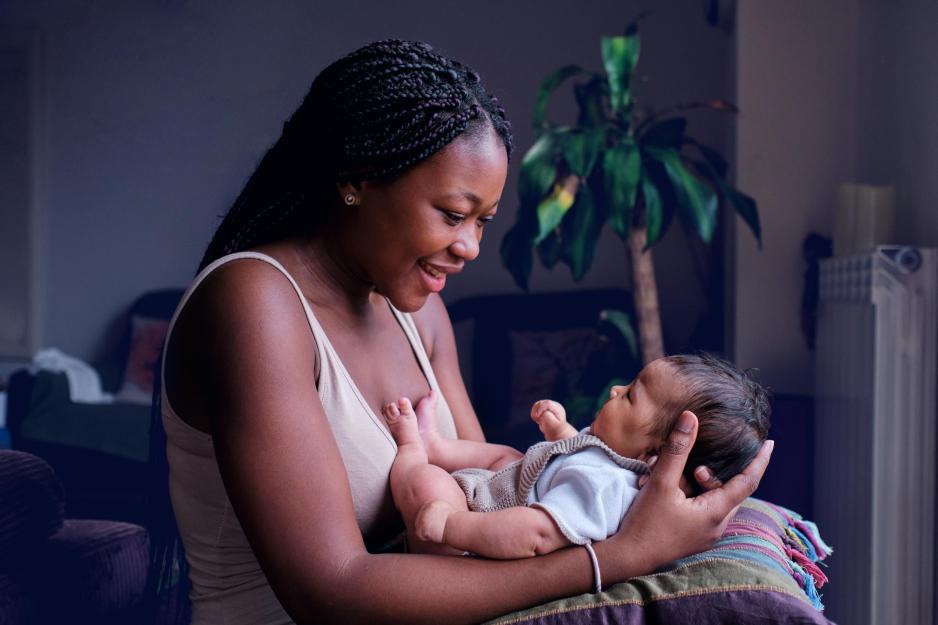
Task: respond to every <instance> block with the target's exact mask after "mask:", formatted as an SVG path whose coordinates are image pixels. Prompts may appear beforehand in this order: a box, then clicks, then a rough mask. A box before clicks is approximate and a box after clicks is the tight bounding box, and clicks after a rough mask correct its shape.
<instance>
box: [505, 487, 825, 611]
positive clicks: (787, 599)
mask: <svg viewBox="0 0 938 625" xmlns="http://www.w3.org/2000/svg"><path fill="white" fill-rule="evenodd" d="M830 553H831V548H830V547H828V546H827V545H826V544H825V543H824V541H823V540H822V539H821V537H820V535H819V533H818V530H817V526H815V525H814V523H811V522H810V521H807V520H805V519H803V518H801V516H799V515H798V514H796V513H795V512H792V511H791V510H787V509H786V508H783V507H781V506H777V505H774V504H770V503H768V502H765V501H761V500H759V499H754V498H751V499H748V500H746V502H745V503H743V505H742V506H741V507H740V509H739V512H738V513H737V514H736V516H735V517H734V518H733V520H732V521H730V523H729V525H728V526H727V528H726V531H725V532H724V534H723V537H722V538H721V539H720V541H719V542H717V544H716V545H714V547H713V548H712V549H710V550H709V551H705V552H703V553H699V554H697V555H693V556H690V557H687V558H684V559H682V560H678V561H677V562H674V563H672V564H671V565H669V566H667V567H665V568H664V569H662V570H660V571H658V572H657V573H654V574H652V575H645V576H642V577H636V578H633V579H631V580H629V581H628V582H624V583H622V584H616V585H615V586H612V587H611V588H609V589H608V590H606V591H604V592H602V593H599V594H584V595H579V596H576V597H568V598H566V599H561V600H559V601H552V602H550V603H546V604H544V605H541V606H537V607H534V608H530V609H528V610H524V611H522V612H515V613H513V614H508V615H505V616H503V617H500V618H498V619H495V620H493V621H490V625H509V624H510V625H522V624H523V625H533V624H535V623H536V624H537V625H566V624H579V623H583V624H586V623H619V624H623V625H642V624H649V623H695V624H699V625H716V624H724V623H738V624H741V625H746V624H749V623H802V624H806V623H815V624H819V625H820V624H825V625H826V624H829V623H830V621H828V620H827V619H826V618H825V617H824V615H823V612H822V611H823V605H822V603H821V597H820V594H819V592H818V590H819V589H820V588H821V587H822V586H823V585H824V584H825V583H826V582H827V577H826V576H825V575H824V572H823V571H822V570H821V567H820V563H821V561H822V560H823V559H824V558H826V557H827V556H828V555H830Z"/></svg>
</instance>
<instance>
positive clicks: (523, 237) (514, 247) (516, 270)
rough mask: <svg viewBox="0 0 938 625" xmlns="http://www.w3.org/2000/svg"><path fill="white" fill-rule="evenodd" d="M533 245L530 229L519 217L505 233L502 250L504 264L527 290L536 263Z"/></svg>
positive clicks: (519, 284)
mask: <svg viewBox="0 0 938 625" xmlns="http://www.w3.org/2000/svg"><path fill="white" fill-rule="evenodd" d="M532 245H533V241H532V240H531V236H530V234H529V231H528V229H527V228H525V227H524V224H523V223H522V221H521V220H520V219H519V220H518V221H517V222H516V223H515V225H513V226H512V227H511V228H510V229H509V230H508V232H507V233H506V234H505V238H504V239H502V246H501V250H500V252H501V256H502V264H503V265H504V266H505V268H506V269H508V271H509V272H511V276H512V277H513V278H514V279H515V283H516V284H517V285H518V286H519V287H521V288H522V289H524V290H525V291H527V290H528V279H529V278H530V277H531V269H532V267H533V265H534V262H533V261H534V259H533V256H534V251H533V249H532Z"/></svg>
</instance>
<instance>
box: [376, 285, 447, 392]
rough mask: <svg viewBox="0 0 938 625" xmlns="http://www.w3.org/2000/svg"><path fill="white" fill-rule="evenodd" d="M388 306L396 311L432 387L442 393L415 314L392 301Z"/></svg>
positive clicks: (399, 322)
mask: <svg viewBox="0 0 938 625" xmlns="http://www.w3.org/2000/svg"><path fill="white" fill-rule="evenodd" d="M388 307H389V308H390V309H391V312H392V313H394V317H395V318H396V319H397V322H398V324H400V326H401V328H402V329H403V330H404V334H405V335H406V336H407V340H408V342H409V343H410V346H411V349H413V351H414V356H416V357H417V362H418V363H420V368H421V369H423V372H424V375H426V377H427V382H428V383H429V384H430V388H432V389H433V390H435V391H436V392H437V393H440V385H439V384H438V383H437V381H436V375H434V373H433V367H432V366H431V365H430V357H429V356H428V355H427V350H426V348H425V347H424V345H423V341H422V340H421V339H420V332H419V331H418V330H417V324H416V323H415V322H414V317H413V315H408V314H404V313H402V312H401V311H399V310H398V309H397V308H395V307H394V305H393V304H391V302H390V301H389V302H388Z"/></svg>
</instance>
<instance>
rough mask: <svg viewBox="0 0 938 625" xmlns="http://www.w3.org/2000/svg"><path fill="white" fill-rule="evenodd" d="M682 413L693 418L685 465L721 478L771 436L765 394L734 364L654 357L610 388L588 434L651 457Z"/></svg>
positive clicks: (689, 474)
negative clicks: (694, 424)
mask: <svg viewBox="0 0 938 625" xmlns="http://www.w3.org/2000/svg"><path fill="white" fill-rule="evenodd" d="M685 410H690V411H691V412H693V413H694V414H695V415H697V421H698V423H699V427H698V431H697V441H696V442H695V443H694V447H693V449H691V452H690V457H689V458H688V460H687V469H686V474H687V477H688V481H689V482H690V483H691V484H692V485H693V486H694V487H696V484H697V482H696V480H695V479H694V478H693V475H692V473H693V470H694V469H695V468H696V467H698V466H700V465H706V466H707V467H709V468H710V470H711V471H713V473H714V475H715V476H716V477H717V478H718V479H720V480H722V481H724V482H725V481H727V480H728V479H730V478H731V477H733V476H734V475H736V474H737V473H739V472H740V471H742V470H743V469H744V468H745V467H746V465H748V464H749V462H750V461H751V460H752V459H753V458H754V457H755V455H756V454H757V453H758V452H759V449H760V448H761V447H762V443H763V442H764V441H765V438H766V435H767V434H768V431H769V412H770V409H769V401H768V394H767V392H766V390H765V389H764V388H763V387H762V386H761V385H760V384H759V383H758V382H756V381H755V380H754V379H753V378H752V377H750V376H749V375H748V374H747V373H745V372H743V371H740V370H739V369H737V368H736V367H735V366H733V365H732V364H730V363H728V362H726V361H725V360H721V359H719V358H716V357H715V356H710V355H708V354H703V355H700V356H690V355H678V356H668V357H666V358H660V359H658V360H656V361H654V362H652V363H649V364H648V365H647V366H646V367H645V368H644V369H642V370H641V372H639V374H638V377H636V379H635V380H634V381H633V382H632V383H631V384H629V385H628V386H614V387H613V388H612V389H611V390H610V393H609V400H608V401H607V402H606V403H605V404H604V405H603V407H602V408H601V409H600V411H599V413H598V414H597V415H596V420H595V421H594V423H593V425H592V426H591V428H590V430H591V432H592V433H593V434H594V435H596V436H598V437H599V438H601V439H602V440H603V441H604V442H605V443H606V444H607V445H609V446H610V447H611V448H612V449H614V450H615V451H617V452H618V453H620V454H622V455H623V456H628V457H632V458H635V457H639V456H641V455H642V454H646V453H657V451H658V449H659V448H660V447H661V445H662V444H663V443H664V442H665V441H666V440H667V438H668V435H669V434H670V433H671V430H672V429H674V425H675V424H676V423H677V419H678V417H679V416H680V415H681V413H682V412H683V411H685Z"/></svg>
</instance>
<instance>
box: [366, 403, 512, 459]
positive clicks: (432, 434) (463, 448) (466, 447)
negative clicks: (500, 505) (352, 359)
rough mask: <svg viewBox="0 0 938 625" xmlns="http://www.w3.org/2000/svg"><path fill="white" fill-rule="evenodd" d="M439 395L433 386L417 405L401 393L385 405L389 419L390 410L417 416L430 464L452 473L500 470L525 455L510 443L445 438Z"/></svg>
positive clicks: (384, 409) (385, 411)
mask: <svg viewBox="0 0 938 625" xmlns="http://www.w3.org/2000/svg"><path fill="white" fill-rule="evenodd" d="M437 399H438V397H437V393H436V391H432V390H431V391H430V392H429V393H428V394H427V395H426V396H425V397H423V398H421V399H420V401H418V402H417V405H416V406H411V403H410V400H408V399H407V398H406V397H402V398H401V399H399V400H398V401H396V402H392V403H390V404H387V405H386V406H384V407H383V408H382V413H383V414H384V417H385V419H386V420H390V419H389V411H393V413H394V415H398V414H405V415H415V416H416V419H417V424H418V429H419V431H420V437H421V438H422V439H423V444H424V447H425V448H426V452H427V457H428V459H429V462H430V463H431V464H435V465H437V466H438V467H441V468H443V469H445V470H446V471H447V472H450V473H451V472H453V471H458V470H459V469H468V468H482V469H490V470H492V471H498V470H499V469H502V468H503V467H505V466H507V465H509V464H511V463H512V462H515V461H516V460H520V459H521V458H522V457H523V456H524V454H522V453H521V452H520V451H518V450H517V449H513V448H511V447H508V446H507V445H497V444H493V443H481V442H479V441H471V440H462V439H458V438H446V437H445V436H443V435H442V434H440V432H439V430H438V429H437V420H436V406H437Z"/></svg>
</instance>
